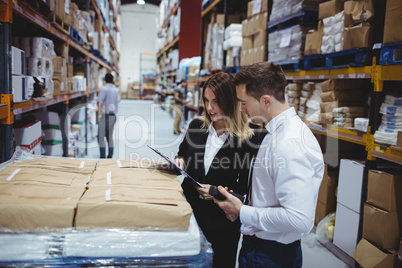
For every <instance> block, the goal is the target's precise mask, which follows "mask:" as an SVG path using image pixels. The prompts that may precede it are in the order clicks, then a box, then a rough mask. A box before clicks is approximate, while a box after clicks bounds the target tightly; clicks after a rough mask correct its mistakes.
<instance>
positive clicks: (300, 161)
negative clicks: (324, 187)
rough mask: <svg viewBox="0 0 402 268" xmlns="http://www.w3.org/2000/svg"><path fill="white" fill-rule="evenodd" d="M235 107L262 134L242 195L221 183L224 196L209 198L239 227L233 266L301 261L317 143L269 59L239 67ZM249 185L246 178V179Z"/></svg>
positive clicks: (310, 222)
mask: <svg viewBox="0 0 402 268" xmlns="http://www.w3.org/2000/svg"><path fill="white" fill-rule="evenodd" d="M235 83H236V95H237V98H238V100H239V101H240V104H241V105H240V106H241V108H240V109H241V110H242V111H244V112H246V114H247V115H248V116H249V118H250V119H251V120H252V122H253V123H258V124H261V123H263V124H265V128H266V130H267V134H266V135H265V137H264V138H263V140H262V143H261V145H260V148H259V150H258V153H257V154H256V156H255V158H254V159H253V167H252V169H251V171H250V175H249V180H251V181H250V182H251V186H250V187H249V194H248V199H247V200H248V201H246V204H247V205H246V204H243V203H242V202H241V201H240V200H239V199H237V198H236V197H233V196H232V195H230V194H229V193H228V192H227V191H226V190H225V189H224V188H223V187H222V186H219V187H218V189H219V191H220V192H221V193H222V194H223V195H225V197H226V200H224V201H219V200H216V199H214V201H215V202H216V203H217V204H218V205H219V206H220V207H221V208H222V209H223V210H224V211H225V214H226V217H227V218H228V219H229V220H231V221H234V220H236V219H237V218H238V217H240V221H241V223H242V227H241V231H242V233H243V242H242V248H241V251H240V254H239V267H302V253H301V246H300V239H301V237H303V236H305V235H307V234H308V233H309V232H310V231H311V229H312V228H313V226H314V215H315V207H316V203H317V195H318V189H319V186H320V183H321V180H322V177H323V173H324V163H323V157H322V152H321V149H320V146H319V144H318V142H317V140H316V139H315V137H314V135H313V134H312V133H311V131H310V130H309V128H308V127H307V126H306V125H305V124H304V123H303V122H302V121H301V119H300V118H299V117H298V116H297V114H296V112H295V110H294V108H290V107H289V105H288V104H287V103H286V101H285V86H286V78H285V75H284V73H283V71H282V68H281V67H280V66H278V65H276V64H273V63H268V62H265V63H257V64H254V65H251V66H247V67H244V68H242V69H241V70H240V72H239V73H238V74H236V77H235ZM249 185H250V183H249Z"/></svg>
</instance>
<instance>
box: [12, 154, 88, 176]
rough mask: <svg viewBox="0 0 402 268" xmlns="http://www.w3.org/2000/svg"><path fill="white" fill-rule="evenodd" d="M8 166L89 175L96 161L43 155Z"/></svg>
mask: <svg viewBox="0 0 402 268" xmlns="http://www.w3.org/2000/svg"><path fill="white" fill-rule="evenodd" d="M9 166H12V167H16V168H21V167H25V168H42V169H45V170H55V171H62V172H67V173H77V174H83V175H91V174H92V173H93V172H94V170H95V167H96V162H95V161H90V160H76V159H69V158H50V157H44V158H34V159H26V160H24V161H22V162H14V163H13V164H11V165H9Z"/></svg>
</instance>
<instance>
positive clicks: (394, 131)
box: [374, 95, 402, 145]
mask: <svg viewBox="0 0 402 268" xmlns="http://www.w3.org/2000/svg"><path fill="white" fill-rule="evenodd" d="M380 114H382V118H381V124H380V126H379V128H378V129H377V130H376V132H375V133H374V140H375V141H376V142H379V143H384V144H390V145H395V144H396V142H397V136H398V132H399V131H402V98H398V97H395V96H392V95H386V96H385V99H384V102H383V103H382V104H381V107H380Z"/></svg>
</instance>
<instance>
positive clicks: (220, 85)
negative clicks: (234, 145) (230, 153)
mask: <svg viewBox="0 0 402 268" xmlns="http://www.w3.org/2000/svg"><path fill="white" fill-rule="evenodd" d="M208 87H209V88H210V89H211V90H212V92H213V93H214V95H215V97H216V101H217V105H218V106H219V108H220V109H221V110H222V112H223V114H224V116H225V117H224V125H225V133H226V135H228V137H229V138H233V137H238V138H239V140H240V142H243V141H244V140H245V139H247V138H250V137H251V136H253V135H254V132H253V131H252V129H251V128H250V126H249V125H248V121H247V116H246V114H245V113H244V112H242V111H240V108H239V101H238V100H237V97H236V86H235V83H234V78H233V76H231V75H230V74H227V73H217V74H215V75H214V76H212V77H210V78H209V79H208V81H207V82H206V83H205V85H204V87H203V89H202V103H203V105H204V107H205V89H206V88H208ZM199 119H200V120H201V121H202V122H203V124H202V126H201V127H202V128H205V129H207V130H208V128H209V125H210V124H211V117H210V116H209V114H208V113H207V112H206V110H205V109H204V113H203V115H202V116H201V117H200V118H199Z"/></svg>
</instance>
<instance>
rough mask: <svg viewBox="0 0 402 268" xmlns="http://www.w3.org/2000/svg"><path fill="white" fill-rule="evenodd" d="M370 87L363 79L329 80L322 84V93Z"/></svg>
mask: <svg viewBox="0 0 402 268" xmlns="http://www.w3.org/2000/svg"><path fill="white" fill-rule="evenodd" d="M367 86H368V83H367V81H364V80H363V79H328V80H325V81H324V82H321V83H320V87H321V89H322V92H325V91H332V90H336V91H339V90H349V89H358V88H362V89H363V88H366V87H367Z"/></svg>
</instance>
